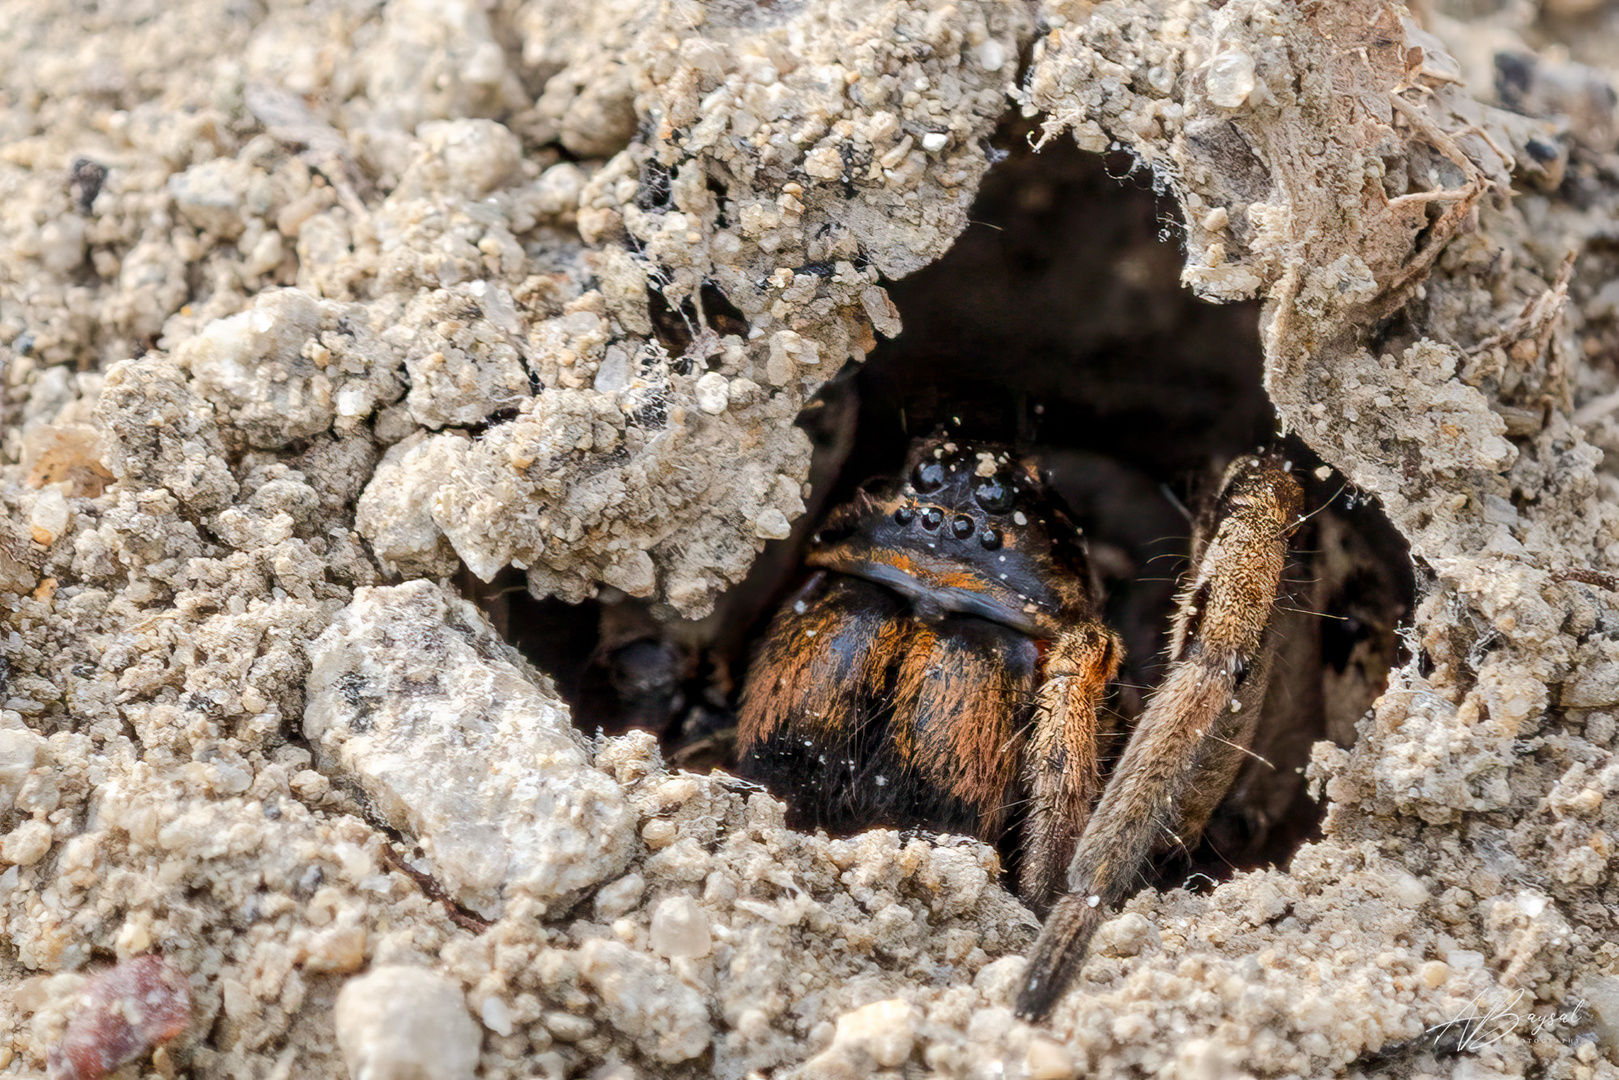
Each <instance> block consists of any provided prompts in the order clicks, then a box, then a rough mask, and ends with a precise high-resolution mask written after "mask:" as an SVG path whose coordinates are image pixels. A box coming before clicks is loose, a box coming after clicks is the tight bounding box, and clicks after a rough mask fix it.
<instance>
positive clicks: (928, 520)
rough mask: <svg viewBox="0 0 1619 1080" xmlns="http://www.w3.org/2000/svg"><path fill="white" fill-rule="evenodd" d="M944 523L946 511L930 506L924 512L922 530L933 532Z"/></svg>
mask: <svg viewBox="0 0 1619 1080" xmlns="http://www.w3.org/2000/svg"><path fill="white" fill-rule="evenodd" d="M943 523H944V511H943V510H940V509H939V508H938V507H937V506H930V507H928V508H927V509H926V510H923V511H922V528H924V529H926V530H927V531H928V532H932V531H933V530H934V529H937V528H938V527H939V526H940V525H942V524H943Z"/></svg>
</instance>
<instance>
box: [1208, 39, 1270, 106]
mask: <svg viewBox="0 0 1619 1080" xmlns="http://www.w3.org/2000/svg"><path fill="white" fill-rule="evenodd" d="M1258 85H1259V80H1258V79H1257V77H1256V76H1255V75H1254V58H1253V57H1252V56H1249V55H1248V54H1247V53H1245V52H1243V51H1242V50H1241V49H1227V50H1226V51H1225V52H1223V53H1220V54H1219V55H1218V56H1216V57H1215V58H1214V59H1213V60H1210V61H1209V72H1208V78H1207V80H1206V81H1205V83H1204V86H1205V88H1206V89H1207V91H1208V95H1209V101H1211V102H1213V103H1214V104H1215V105H1218V106H1219V107H1220V108H1222V109H1240V108H1242V106H1243V105H1245V104H1246V103H1247V101H1248V95H1249V94H1251V93H1253V92H1254V88H1255V87H1256V86H1258Z"/></svg>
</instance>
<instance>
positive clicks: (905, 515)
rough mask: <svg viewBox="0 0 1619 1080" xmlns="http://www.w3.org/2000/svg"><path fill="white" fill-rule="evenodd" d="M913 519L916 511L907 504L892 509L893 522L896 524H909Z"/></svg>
mask: <svg viewBox="0 0 1619 1080" xmlns="http://www.w3.org/2000/svg"><path fill="white" fill-rule="evenodd" d="M915 519H916V511H915V510H912V509H911V508H910V507H909V506H902V507H900V508H899V509H898V510H895V511H894V523H895V524H897V525H909V524H910V523H911V522H912V521H914V520H915Z"/></svg>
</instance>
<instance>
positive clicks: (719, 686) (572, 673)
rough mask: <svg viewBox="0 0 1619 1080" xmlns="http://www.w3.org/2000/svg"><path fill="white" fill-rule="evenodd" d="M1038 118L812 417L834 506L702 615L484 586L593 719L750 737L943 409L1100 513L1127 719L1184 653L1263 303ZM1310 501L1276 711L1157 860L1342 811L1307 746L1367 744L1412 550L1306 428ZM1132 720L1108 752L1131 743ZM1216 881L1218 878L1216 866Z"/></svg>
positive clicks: (965, 433) (1117, 698)
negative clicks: (870, 487) (800, 601)
mask: <svg viewBox="0 0 1619 1080" xmlns="http://www.w3.org/2000/svg"><path fill="white" fill-rule="evenodd" d="M1029 130H1030V129H1029V128H1028V127H1027V126H1025V125H1021V124H1020V125H1015V126H1009V127H1008V128H1007V129H1006V130H1005V131H1004V132H1003V133H1002V135H1001V137H1000V138H999V139H998V140H997V141H998V144H999V146H1000V147H1001V148H1002V149H1003V150H1004V151H1005V152H1006V158H1005V160H1003V161H1002V162H1001V163H1000V164H998V165H997V166H996V167H995V168H994V169H993V170H992V171H991V172H990V174H989V176H988V178H987V179H986V182H985V183H984V185H983V187H982V189H981V191H980V192H979V196H978V200H977V202H976V203H975V204H974V207H973V210H972V214H971V217H972V222H973V223H972V225H971V226H970V227H969V228H968V229H967V231H966V232H965V233H964V234H963V235H962V237H961V238H960V239H959V240H958V241H957V242H956V244H955V246H954V247H953V248H952V249H951V251H950V252H949V253H948V254H947V255H946V256H945V257H944V258H943V259H941V260H939V261H938V262H936V263H934V264H932V265H931V266H929V267H927V268H926V269H924V270H922V271H920V272H918V273H917V274H915V275H913V276H911V277H909V278H906V279H904V280H901V281H896V282H891V283H888V286H887V287H888V289H889V292H890V295H891V296H892V298H893V300H894V302H895V304H896V305H897V306H898V308H899V310H900V313H901V315H902V318H903V320H904V325H905V329H904V332H903V334H901V335H900V337H899V338H898V339H896V340H894V341H892V342H888V343H885V344H883V345H882V346H881V347H880V348H879V349H878V351H877V352H876V353H875V354H874V355H873V356H872V357H871V358H870V359H869V360H868V361H867V362H866V363H865V364H864V365H863V366H861V367H860V368H858V369H856V370H850V371H846V372H845V373H844V374H843V375H841V376H840V377H839V378H837V379H836V380H834V381H833V382H832V383H831V384H829V385H828V386H827V387H826V389H825V390H824V391H823V393H822V394H821V395H820V397H819V398H818V399H817V401H816V402H815V403H814V404H813V405H812V406H811V408H810V409H808V410H806V412H805V414H804V415H803V416H802V417H801V419H800V423H801V424H802V425H803V426H804V428H805V429H806V430H807V431H808V432H809V433H810V434H811V435H812V437H813V438H814V440H815V442H816V445H817V454H816V458H815V462H814V471H813V474H812V477H811V481H812V484H813V485H814V492H815V494H814V496H813V498H812V499H811V508H810V514H809V516H808V518H807V519H806V521H805V523H804V525H803V527H800V528H798V529H795V532H794V535H793V537H792V538H790V539H789V540H786V541H781V542H779V543H776V544H773V545H771V547H770V549H769V550H767V551H766V553H765V554H764V555H763V556H761V558H760V560H759V562H758V564H757V565H756V566H755V568H754V572H753V573H752V574H751V575H750V577H749V579H748V580H747V581H746V582H744V583H743V584H741V585H739V586H737V587H736V588H734V589H732V590H730V591H729V592H728V593H727V594H726V595H725V596H724V597H722V598H721V601H720V603H719V605H718V607H717V609H716V612H715V614H714V615H713V616H711V617H710V618H708V619H705V620H702V621H700V622H695V623H692V622H681V621H669V620H665V619H660V617H659V613H657V612H656V611H655V610H654V609H653V608H651V607H650V606H649V605H645V604H641V603H637V602H622V603H613V604H609V603H603V602H592V603H587V604H583V605H567V604H563V603H561V602H559V601H534V600H531V599H529V598H528V597H527V596H526V594H523V593H522V592H521V589H520V586H518V587H517V588H510V587H505V588H503V586H511V585H516V584H517V583H518V582H520V580H521V579H520V578H518V577H516V576H515V575H513V581H512V582H507V583H503V582H497V583H495V585H494V586H492V587H479V588H478V589H477V590H476V591H477V592H478V593H479V594H480V595H481V596H483V597H492V596H496V595H500V596H501V601H500V602H499V603H494V604H487V605H486V607H487V608H488V609H489V610H490V613H491V616H492V617H493V618H494V619H495V621H496V622H497V625H500V626H501V627H502V628H503V629H504V630H505V632H506V633H507V636H508V639H509V640H511V641H512V642H513V643H514V644H516V645H517V646H518V647H519V648H520V649H521V650H523V651H524V653H525V654H527V655H528V656H530V657H531V658H532V659H533V660H534V661H535V663H536V664H537V666H539V667H540V668H541V669H542V670H544V671H545V672H547V673H548V674H550V675H552V676H553V677H554V678H555V679H556V681H557V685H558V689H559V691H560V692H561V693H562V694H563V696H564V697H565V698H567V700H568V701H569V703H570V704H571V705H572V706H573V709H574V715H575V716H576V718H578V719H579V721H580V723H581V726H582V727H585V728H586V729H587V730H589V731H591V732H595V731H597V730H603V731H607V732H609V733H612V732H618V731H623V730H627V729H629V728H634V727H640V728H647V729H650V730H653V731H655V732H656V733H657V734H658V735H659V737H660V739H661V740H662V742H663V745H664V749H665V753H666V754H667V755H668V756H669V758H670V759H671V761H672V763H674V764H676V765H678V766H681V767H685V768H691V769H696V770H700V771H706V770H707V769H708V768H709V767H716V766H717V767H721V768H729V767H730V766H731V765H733V764H734V761H735V743H734V733H735V708H736V705H737V701H738V698H739V696H740V691H741V681H742V679H743V677H744V675H745V674H746V671H747V665H748V660H749V654H750V651H751V650H752V649H753V648H755V647H756V646H757V643H758V641H759V639H760V637H761V635H762V634H763V633H764V631H765V628H766V625H767V623H768V621H769V618H770V616H771V614H772V612H773V611H774V608H775V607H776V605H777V604H778V603H779V602H780V601H781V599H782V598H783V597H784V596H785V595H786V594H787V593H788V592H789V590H791V589H792V588H794V587H795V586H796V585H797V584H798V583H799V582H800V581H801V580H802V578H801V572H800V571H799V570H798V569H797V567H798V565H799V560H800V558H801V556H802V553H803V549H804V545H805V543H806V542H807V537H808V534H809V532H810V531H811V528H812V526H813V525H814V523H815V521H816V520H817V518H818V517H819V516H820V515H824V513H825V512H826V510H827V509H828V508H830V507H832V506H835V505H837V504H838V503H839V502H841V501H842V500H844V499H846V498H847V497H848V496H849V495H850V494H852V493H853V491H854V490H855V489H856V487H858V485H859V484H860V483H861V482H863V481H865V480H867V479H869V478H871V477H873V476H879V475H884V474H889V473H892V472H894V471H895V470H896V469H898V468H899V467H900V465H901V463H902V462H903V460H904V457H905V452H906V448H907V446H908V444H909V442H910V440H911V439H912V438H913V437H916V436H922V435H926V434H928V433H929V432H930V431H932V430H934V429H935V428H936V427H938V426H940V425H948V426H949V427H950V429H951V430H952V431H959V432H960V433H961V434H962V437H963V438H966V439H971V440H975V441H995V442H1003V443H1010V444H1013V445H1015V446H1016V447H1017V448H1018V449H1020V450H1022V451H1027V452H1031V453H1033V454H1035V455H1036V456H1037V457H1038V458H1039V460H1040V462H1041V465H1042V467H1043V469H1044V470H1045V471H1046V472H1048V473H1049V482H1050V483H1051V485H1052V486H1053V487H1054V488H1055V489H1056V490H1057V492H1058V493H1059V494H1060V495H1061V497H1062V498H1063V499H1064V500H1065V501H1066V502H1067V503H1068V504H1069V506H1070V507H1071V508H1072V510H1073V515H1074V517H1075V519H1076V520H1077V521H1078V522H1079V524H1080V525H1081V526H1082V527H1083V528H1084V530H1085V532H1086V535H1087V536H1088V537H1089V542H1090V547H1091V557H1092V561H1093V563H1094V565H1095V567H1096V568H1097V572H1098V576H1099V577H1100V578H1101V584H1102V586H1103V588H1104V590H1105V595H1106V616H1107V620H1108V622H1109V623H1110V625H1112V626H1113V627H1114V628H1115V629H1116V630H1117V631H1118V632H1119V633H1120V634H1121V635H1122V636H1123V638H1124V641H1125V645H1126V649H1127V652H1128V655H1129V659H1128V660H1127V663H1126V666H1125V668H1124V669H1123V671H1122V673H1121V677H1120V679H1119V681H1118V686H1117V689H1116V691H1115V692H1114V694H1113V695H1112V697H1111V698H1110V701H1109V711H1110V714H1111V715H1113V716H1115V717H1116V718H1117V720H1116V724H1117V726H1119V727H1120V728H1123V727H1125V726H1126V725H1127V723H1128V718H1129V717H1130V716H1132V715H1133V714H1134V713H1135V711H1136V710H1137V709H1139V706H1140V702H1141V699H1142V697H1143V695H1144V692H1145V690H1146V689H1148V688H1150V687H1151V686H1152V685H1153V684H1154V683H1155V682H1156V680H1157V678H1158V677H1159V675H1160V674H1161V668H1162V663H1161V654H1162V651H1163V648H1164V635H1165V630H1166V627H1167V625H1168V619H1169V614H1170V612H1171V609H1172V605H1173V599H1174V591H1175V582H1176V578H1177V576H1178V575H1179V573H1180V572H1181V570H1182V569H1184V567H1185V550H1186V544H1187V538H1188V519H1187V516H1186V511H1185V509H1184V507H1185V506H1187V505H1194V504H1195V503H1196V501H1197V499H1198V498H1199V496H1200V495H1202V494H1203V493H1205V492H1206V491H1207V489H1208V487H1209V486H1210V485H1211V484H1212V482H1213V480H1214V479H1215V478H1217V477H1218V475H1219V470H1220V469H1221V468H1223V466H1224V465H1225V464H1226V463H1227V462H1228V461H1230V460H1231V459H1232V458H1233V457H1235V456H1237V455H1240V454H1243V453H1248V452H1252V451H1253V450H1254V449H1255V448H1257V447H1260V446H1264V445H1267V444H1270V443H1272V442H1273V441H1274V439H1275V417H1274V415H1273V413H1272V411H1271V408H1270V404H1269V402H1268V401H1267V399H1266V398H1265V396H1264V393H1263V391H1262V389H1261V354H1260V345H1259V336H1258V329H1257V322H1258V306H1257V304H1235V305H1227V306H1215V305H1211V304H1206V303H1203V302H1201V301H1199V300H1197V299H1196V298H1195V297H1193V296H1192V294H1191V293H1190V292H1189V291H1188V290H1185V289H1183V288H1182V287H1181V286H1180V284H1179V273H1180V267H1181V261H1182V253H1181V250H1180V246H1179V244H1178V242H1177V238H1178V230H1179V225H1178V222H1177V220H1176V218H1175V216H1174V207H1173V204H1172V202H1171V201H1169V200H1168V199H1166V198H1164V197H1161V196H1159V195H1157V194H1155V193H1154V191H1153V190H1152V187H1151V184H1150V177H1145V176H1142V175H1140V174H1134V173H1132V171H1131V167H1132V161H1131V160H1130V159H1129V158H1128V157H1126V156H1124V155H1117V156H1114V157H1108V158H1099V157H1097V156H1095V155H1090V154H1085V153H1082V152H1081V151H1079V150H1078V149H1076V148H1075V147H1074V146H1072V145H1071V144H1070V143H1068V142H1066V141H1064V140H1056V141H1053V143H1052V144H1051V145H1049V146H1047V147H1046V148H1045V149H1043V150H1042V151H1041V152H1039V153H1038V154H1036V153H1035V152H1034V151H1033V150H1032V149H1031V148H1030V146H1029V139H1028V133H1029ZM1285 448H1286V450H1287V453H1288V455H1289V456H1290V457H1291V458H1292V459H1293V462H1294V466H1295V471H1296V473H1297V475H1298V476H1299V478H1300V480H1301V481H1303V482H1304V483H1305V485H1306V488H1307V494H1306V507H1307V510H1309V511H1311V512H1312V514H1311V517H1310V519H1309V522H1308V523H1307V525H1306V526H1305V527H1304V528H1303V529H1301V531H1300V533H1299V537H1298V540H1297V541H1296V547H1297V549H1298V550H1299V553H1300V555H1299V558H1298V559H1297V560H1296V564H1295V565H1294V567H1293V568H1292V570H1291V572H1290V592H1289V597H1288V601H1287V602H1286V603H1284V604H1283V605H1282V611H1281V615H1280V617H1281V618H1282V620H1283V623H1282V626H1281V629H1282V637H1283V642H1284V644H1283V648H1282V651H1281V653H1280V655H1279V657H1278V660H1277V663H1276V665H1275V668H1274V672H1275V673H1274V675H1273V677H1272V691H1271V698H1270V699H1269V703H1268V705H1267V711H1268V712H1272V713H1274V714H1275V715H1276V716H1278V717H1279V718H1280V719H1279V721H1278V722H1276V723H1273V724H1270V725H1268V727H1267V730H1266V731H1264V732H1262V733H1261V735H1260V737H1259V739H1258V740H1257V741H1256V744H1255V747H1254V757H1253V758H1252V759H1250V760H1249V761H1248V762H1247V764H1246V765H1245V767H1244V770H1243V772H1242V773H1241V775H1240V776H1239V777H1238V780H1237V782H1236V785H1235V786H1234V788H1233V792H1232V795H1231V796H1230V797H1228V799H1227V802H1226V804H1225V806H1223V807H1222V809H1221V811H1220V812H1219V813H1218V814H1217V815H1216V817H1215V819H1214V820H1213V821H1212V822H1211V824H1210V827H1209V829H1208V830H1207V833H1206V835H1205V838H1204V840H1203V842H1202V844H1201V845H1200V846H1199V847H1198V848H1197V849H1196V850H1194V851H1191V852H1179V853H1175V854H1173V855H1170V856H1165V857H1164V858H1163V859H1161V860H1160V863H1159V866H1158V878H1159V881H1158V883H1159V884H1177V885H1178V884H1181V883H1182V882H1183V881H1187V880H1191V879H1193V878H1194V877H1195V876H1196V875H1199V874H1201V875H1205V876H1206V878H1207V879H1209V880H1210V881H1211V882H1212V880H1217V879H1220V878H1223V877H1225V876H1228V875H1229V874H1230V873H1231V872H1232V871H1233V870H1235V869H1244V868H1249V867H1253V866H1257V865H1265V864H1269V863H1281V862H1285V860H1286V858H1287V857H1288V856H1289V855H1290V854H1291V852H1292V851H1293V850H1294V849H1295V848H1296V847H1297V846H1298V844H1299V843H1301V842H1302V841H1303V840H1305V839H1307V838H1308V837H1309V836H1311V835H1312V834H1313V833H1314V832H1315V831H1316V829H1317V828H1318V824H1319V820H1320V813H1321V811H1320V807H1319V806H1318V805H1317V804H1316V803H1315V802H1314V801H1312V800H1311V799H1310V798H1309V797H1308V795H1307V793H1306V790H1305V783H1304V777H1303V766H1304V765H1305V763H1306V762H1307V760H1308V755H1309V747H1310V745H1311V744H1312V743H1313V742H1315V741H1316V740H1318V739H1324V738H1326V739H1332V740H1334V741H1337V742H1339V743H1341V744H1347V743H1348V742H1350V741H1352V740H1353V739H1354V737H1355V724H1356V722H1357V721H1358V720H1359V719H1360V717H1361V716H1362V715H1364V713H1365V711H1366V709H1367V708H1368V707H1369V706H1370V704H1371V702H1372V699H1373V698H1374V697H1375V696H1376V694H1377V693H1379V692H1380V691H1381V689H1382V687H1383V685H1384V682H1385V679H1386V674H1387V671H1388V669H1389V667H1390V666H1391V665H1392V664H1394V663H1395V662H1396V661H1397V659H1398V657H1397V652H1398V639H1397V637H1396V634H1395V629H1396V626H1397V624H1398V623H1399V621H1400V620H1402V619H1404V618H1406V617H1408V616H1409V613H1410V611H1411V608H1412V592H1413V582H1412V577H1411V572H1410V559H1409V555H1408V553H1407V551H1406V548H1405V545H1404V543H1403V541H1401V539H1400V538H1399V536H1398V535H1397V534H1396V533H1395V531H1394V530H1393V528H1392V527H1391V526H1389V524H1388V523H1387V521H1386V519H1384V517H1383V515H1382V514H1381V513H1380V512H1379V511H1378V510H1377V509H1376V508H1375V507H1374V506H1372V505H1370V504H1368V503H1366V502H1365V501H1364V500H1360V499H1357V498H1356V497H1354V495H1353V493H1351V492H1347V491H1346V490H1345V489H1344V487H1343V484H1342V481H1341V480H1340V479H1339V478H1338V477H1336V476H1334V475H1332V474H1330V472H1328V471H1327V470H1325V469H1321V468H1319V467H1318V466H1319V462H1318V461H1317V460H1316V459H1315V458H1314V457H1313V455H1312V454H1311V453H1310V452H1309V451H1308V450H1307V449H1306V448H1305V447H1304V446H1303V445H1302V444H1299V443H1298V442H1297V441H1296V440H1294V441H1290V442H1289V443H1287V444H1285ZM1122 742H1123V740H1122V736H1120V737H1117V738H1115V739H1114V740H1113V741H1112V743H1111V744H1110V747H1111V748H1110V749H1107V748H1105V755H1106V756H1107V758H1108V760H1109V761H1111V758H1112V757H1113V756H1116V754H1117V752H1118V750H1119V749H1120V748H1122ZM1197 880H1203V879H1202V878H1198V879H1197Z"/></svg>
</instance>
